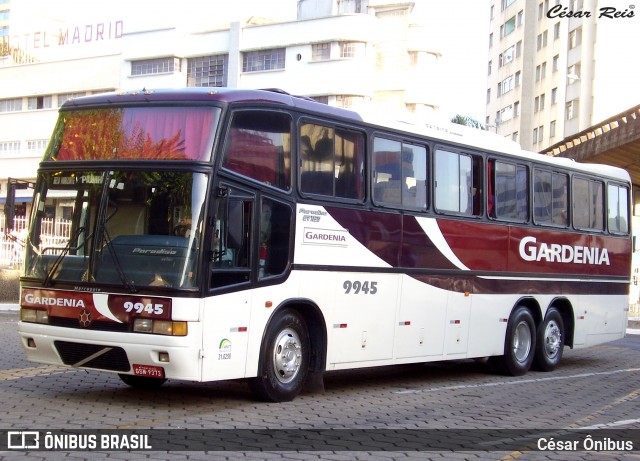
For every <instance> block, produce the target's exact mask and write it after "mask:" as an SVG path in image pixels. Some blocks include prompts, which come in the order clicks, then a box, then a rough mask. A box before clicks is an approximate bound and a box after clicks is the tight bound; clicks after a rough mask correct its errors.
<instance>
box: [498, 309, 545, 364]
mask: <svg viewBox="0 0 640 461" xmlns="http://www.w3.org/2000/svg"><path fill="white" fill-rule="evenodd" d="M535 350H536V323H535V321H534V320H533V316H532V315H531V312H530V311H529V309H527V308H526V307H523V306H520V307H517V308H516V309H515V310H514V311H513V313H512V314H511V317H509V323H507V334H506V336H505V344H504V355H501V356H498V357H491V359H490V364H491V366H492V367H493V368H494V369H495V370H496V371H497V372H499V373H501V374H505V375H509V376H521V375H524V374H525V373H526V372H527V371H529V368H531V364H532V362H533V357H534V353H535Z"/></svg>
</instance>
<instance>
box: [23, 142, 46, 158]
mask: <svg viewBox="0 0 640 461" xmlns="http://www.w3.org/2000/svg"><path fill="white" fill-rule="evenodd" d="M48 142H49V140H48V139H35V140H33V141H27V152H28V153H29V154H30V155H42V154H44V150H45V149H46V148H47V143H48Z"/></svg>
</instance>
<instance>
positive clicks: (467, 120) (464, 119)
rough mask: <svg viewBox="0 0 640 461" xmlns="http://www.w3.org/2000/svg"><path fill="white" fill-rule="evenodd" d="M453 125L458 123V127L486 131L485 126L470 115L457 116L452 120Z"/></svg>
mask: <svg viewBox="0 0 640 461" xmlns="http://www.w3.org/2000/svg"><path fill="white" fill-rule="evenodd" d="M451 123H457V124H458V125H466V126H470V127H471V128H478V129H479V130H486V128H485V126H484V125H483V124H482V123H480V122H479V121H477V120H476V119H474V118H473V117H469V116H468V115H460V114H457V115H455V116H454V117H453V118H452V119H451Z"/></svg>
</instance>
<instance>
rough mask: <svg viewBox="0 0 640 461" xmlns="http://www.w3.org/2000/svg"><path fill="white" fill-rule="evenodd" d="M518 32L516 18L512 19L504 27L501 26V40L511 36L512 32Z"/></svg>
mask: <svg viewBox="0 0 640 461" xmlns="http://www.w3.org/2000/svg"><path fill="white" fill-rule="evenodd" d="M514 30H516V17H515V16H514V17H512V18H511V19H509V20H508V21H507V22H505V23H504V24H503V25H501V26H500V38H504V37H506V36H507V35H509V34H510V33H511V32H513V31H514Z"/></svg>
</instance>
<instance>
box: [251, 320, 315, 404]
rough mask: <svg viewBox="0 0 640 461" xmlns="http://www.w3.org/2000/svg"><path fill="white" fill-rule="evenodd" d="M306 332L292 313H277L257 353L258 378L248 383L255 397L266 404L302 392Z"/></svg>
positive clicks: (307, 344)
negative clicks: (258, 360) (258, 353)
mask: <svg viewBox="0 0 640 461" xmlns="http://www.w3.org/2000/svg"><path fill="white" fill-rule="evenodd" d="M310 352H311V351H310V341H309V333H308V331H307V326H306V324H305V322H304V319H303V318H302V317H301V316H300V315H299V314H298V313H296V312H295V311H293V310H290V309H284V310H281V311H279V312H276V314H275V316H274V318H273V319H272V320H271V322H270V323H269V326H268V329H267V333H266V335H265V338H264V341H263V343H262V348H261V350H260V363H259V364H258V376H257V377H256V378H253V379H251V380H250V381H249V385H250V387H251V390H252V392H253V393H254V395H255V396H256V397H257V398H258V399H259V400H263V401H267V402H288V401H290V400H293V399H294V398H295V397H296V396H297V395H298V394H299V393H300V391H301V390H302V387H303V385H304V383H305V380H306V378H307V373H308V372H309V361H310V357H311V354H310Z"/></svg>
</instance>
